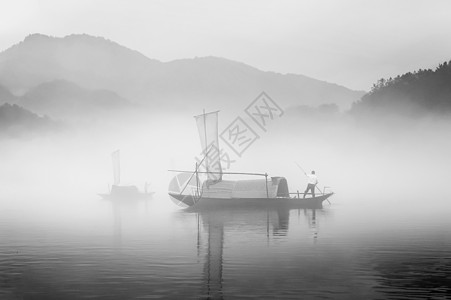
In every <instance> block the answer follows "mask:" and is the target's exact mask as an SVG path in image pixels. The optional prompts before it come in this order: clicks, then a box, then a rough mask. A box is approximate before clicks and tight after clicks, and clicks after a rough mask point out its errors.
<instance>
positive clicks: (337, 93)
mask: <svg viewBox="0 0 451 300" xmlns="http://www.w3.org/2000/svg"><path fill="white" fill-rule="evenodd" d="M54 80H66V81H70V82H73V83H75V84H77V85H79V86H80V87H83V88H87V89H105V90H111V91H113V92H115V93H117V94H118V95H120V96H122V97H124V98H126V99H128V100H130V101H132V102H137V103H141V104H146V105H149V106H152V107H155V108H159V109H160V108H169V109H175V108H180V109H182V108H186V107H192V106H195V107H196V110H198V107H205V108H218V109H223V108H228V107H230V106H231V104H232V105H238V104H239V105H240V107H241V106H242V107H245V106H246V105H247V104H248V103H249V102H251V101H252V100H254V98H255V97H257V96H258V95H259V94H260V93H261V92H262V91H265V92H267V93H268V94H269V95H271V97H272V98H274V99H276V100H277V102H278V103H279V104H280V105H282V106H290V105H291V106H293V105H320V104H324V103H336V104H337V105H338V106H339V107H340V108H342V109H343V108H349V107H350V105H351V103H353V102H354V101H356V100H358V99H359V98H360V97H361V96H362V95H363V92H360V91H352V90H349V89H347V88H345V87H342V86H338V85H336V84H331V83H327V82H323V81H319V80H316V79H312V78H308V77H306V76H302V75H294V74H286V75H283V74H278V73H274V72H263V71H261V70H258V69H256V68H254V67H251V66H249V65H246V64H243V63H239V62H235V61H230V60H227V59H223V58H217V57H205V58H194V59H182V60H175V61H171V62H167V63H163V62H159V61H157V60H153V59H150V58H147V57H146V56H144V55H142V54H140V53H139V52H137V51H134V50H131V49H128V48H126V47H123V46H121V45H119V44H117V43H115V42H112V41H109V40H107V39H104V38H101V37H93V36H89V35H85V34H83V35H70V36H66V37H64V38H55V37H49V36H45V35H41V34H33V35H30V36H28V37H27V38H25V40H24V41H23V42H21V43H19V44H17V45H14V46H12V47H10V48H9V49H7V50H5V51H3V52H2V53H0V82H2V84H4V85H5V87H7V88H9V89H10V90H11V91H12V92H13V93H15V94H24V93H25V92H26V91H28V90H30V89H31V88H33V87H35V86H38V85H40V84H42V83H44V82H49V81H54Z"/></svg>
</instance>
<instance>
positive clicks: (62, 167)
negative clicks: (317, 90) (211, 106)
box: [0, 112, 451, 298]
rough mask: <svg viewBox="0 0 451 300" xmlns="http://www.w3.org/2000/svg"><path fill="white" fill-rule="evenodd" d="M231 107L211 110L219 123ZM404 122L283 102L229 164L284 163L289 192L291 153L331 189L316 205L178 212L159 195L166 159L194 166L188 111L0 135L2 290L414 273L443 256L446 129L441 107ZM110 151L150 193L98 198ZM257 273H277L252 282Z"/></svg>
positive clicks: (304, 285)
mask: <svg viewBox="0 0 451 300" xmlns="http://www.w3.org/2000/svg"><path fill="white" fill-rule="evenodd" d="M239 113H240V112H238V114H239ZM233 119H234V117H233V115H232V116H225V117H224V118H221V115H220V123H221V125H220V128H221V129H224V128H225V127H226V126H227V125H228V124H229V123H228V122H230V121H232V120H233ZM412 125H413V126H411V127H407V126H406V127H407V128H409V129H406V128H398V127H389V129H390V130H382V129H381V127H377V126H376V128H372V127H369V126H367V127H364V126H362V125H358V124H357V123H355V122H354V121H353V120H351V119H348V118H347V117H346V116H340V117H338V118H331V119H330V120H328V119H327V118H326V119H321V120H315V119H312V118H310V119H308V118H306V117H302V118H301V117H299V116H293V115H290V114H288V113H287V115H286V116H284V117H282V118H280V119H279V120H276V121H274V122H273V123H271V125H270V126H269V127H268V128H267V132H266V133H264V132H259V135H260V139H258V140H257V141H256V142H255V143H254V144H253V145H251V147H249V149H248V150H246V151H245V153H243V156H242V157H241V158H236V157H235V158H234V159H236V162H235V163H233V164H232V165H231V169H230V170H229V171H237V172H243V171H244V172H259V173H265V172H268V174H269V175H270V176H285V177H286V178H287V180H288V184H289V187H290V190H291V191H292V192H293V191H296V190H299V191H300V192H303V190H304V188H305V185H306V181H305V178H304V175H303V174H302V172H301V171H300V170H299V169H298V167H297V166H296V164H295V162H297V163H299V164H300V165H301V166H302V168H303V169H304V170H305V171H306V172H310V171H311V170H315V171H316V172H317V174H318V177H319V180H320V183H319V185H320V187H321V188H322V187H324V186H330V187H331V188H332V190H333V191H334V192H335V193H336V194H335V195H334V196H333V197H332V198H330V201H331V205H329V204H328V203H325V204H324V209H323V210H318V211H316V212H315V211H310V210H299V211H298V210H294V211H289V212H286V211H285V212H284V211H265V210H255V211H254V210H250V211H249V210H247V211H240V210H234V211H225V212H212V213H200V214H197V213H189V212H185V211H181V210H180V208H179V207H177V206H176V205H174V204H173V203H172V201H170V199H169V196H168V195H167V187H168V183H169V181H170V179H171V178H172V176H173V175H174V174H173V173H171V172H168V171H167V170H168V169H172V168H175V169H184V170H193V169H194V163H195V159H194V157H195V156H198V155H199V154H200V153H201V149H200V146H199V141H198V133H197V129H196V125H195V122H194V119H193V118H192V116H191V115H188V116H186V115H174V116H170V117H169V116H168V115H156V114H152V115H149V117H148V118H145V119H138V118H135V119H124V120H116V122H111V123H107V122H104V123H103V124H101V125H99V124H98V125H96V126H92V127H90V128H89V130H88V129H86V128H79V129H77V130H74V129H72V130H67V131H64V132H60V133H57V134H50V135H46V136H41V137H37V136H36V137H33V138H30V139H3V140H2V141H1V144H2V145H1V157H0V160H1V166H2V168H1V170H0V180H1V182H2V185H1V187H2V194H1V198H0V220H1V221H0V241H1V242H0V243H1V246H2V248H3V249H5V251H4V253H3V256H2V257H1V258H0V268H5V269H7V270H12V271H11V272H10V273H11V274H17V275H14V276H13V275H7V279H8V281H7V282H8V284H4V285H3V290H4V291H10V290H12V291H16V292H17V293H18V294H19V295H21V293H25V292H26V291H27V290H28V291H31V292H40V293H41V294H44V295H49V293H50V292H49V291H47V290H45V288H44V287H49V286H50V289H51V290H52V293H53V295H56V297H58V295H59V296H61V297H64V296H66V297H67V298H71V297H70V295H72V294H71V293H75V294H77V295H79V293H80V292H82V293H83V295H86V296H95V295H99V294H100V295H110V296H111V294H109V293H111V291H115V295H114V296H111V297H113V298H114V297H118V296H117V295H119V297H120V296H121V295H122V296H124V295H128V296H130V295H136V296H145V295H166V296H168V295H174V297H176V296H180V295H182V294H183V295H192V296H193V297H194V298H196V297H197V298H198V297H199V293H201V295H203V294H202V293H205V292H202V291H201V292H199V291H198V290H199V289H200V286H203V285H206V283H205V282H214V281H212V280H213V279H214V278H213V279H212V278H210V277H208V276H207V275H208V274H210V275H211V274H216V273H218V274H219V275H223V279H221V280H223V281H220V280H219V281H218V286H222V288H223V290H224V293H225V294H226V295H227V294H228V295H230V296H231V297H238V296H239V295H242V294H243V293H247V294H253V295H256V296H257V295H263V294H265V295H274V296H276V295H278V296H279V297H280V298H283V296H282V294H281V293H282V292H284V293H286V294H284V295H285V296H286V295H287V294H288V295H294V294H299V293H303V294H305V295H312V297H314V296H324V295H325V294H327V295H330V293H332V294H335V293H337V292H338V293H343V294H344V295H347V296H349V297H362V296H364V295H377V293H378V291H375V290H374V288H373V287H374V286H378V285H382V286H384V284H383V282H384V281H383V280H384V279H383V278H384V276H385V275H383V274H384V272H390V270H391V269H390V268H388V267H386V266H385V264H388V265H390V266H394V267H396V266H397V264H396V262H400V261H402V262H403V263H407V264H409V265H411V266H412V268H413V269H414V270H417V269H419V270H420V271H421V272H423V269H424V267H422V266H417V265H415V262H416V261H419V260H421V257H423V256H428V257H432V258H430V262H431V263H432V265H435V264H439V262H440V261H442V260H443V259H444V258H443V253H442V252H440V249H443V250H444V251H445V250H446V249H449V248H447V245H449V242H450V241H449V234H448V232H447V228H449V217H448V212H449V209H450V207H451V204H450V202H449V200H450V194H451V193H450V191H449V189H448V188H447V181H448V179H449V178H451V177H450V170H449V169H448V168H447V166H449V165H450V160H451V158H450V157H449V155H448V153H449V152H450V150H451V143H450V139H447V138H446V137H447V136H448V135H449V132H450V131H449V129H450V128H451V126H450V124H449V123H448V122H440V121H438V120H433V121H429V122H424V123H420V122H418V123H415V124H412ZM116 149H120V150H121V169H122V179H123V180H122V182H123V183H124V184H134V185H136V186H137V187H138V188H139V189H140V190H141V191H142V190H143V187H144V183H145V182H146V181H147V182H150V183H151V186H150V188H149V190H151V191H154V192H156V193H155V195H154V197H153V199H150V200H148V201H141V202H130V203H116V202H111V201H107V200H103V199H101V198H100V197H99V196H98V193H105V192H107V191H108V185H111V183H112V181H113V175H112V163H111V152H113V151H114V150H116ZM437 245H441V246H439V247H437ZM412 249H417V250H416V251H417V252H415V251H414V250H412ZM407 250H408V252H406V251H407ZM209 251H210V252H209ZM211 251H213V252H211ZM399 253H405V254H406V255H404V256H403V257H399V255H400V254H399ZM374 265H376V266H378V268H377V270H376V269H373V266H374ZM394 267H393V268H394ZM209 268H211V271H212V272H210V273H208V272H207V271H206V270H210V269H209ZM387 270H388V271H387ZM421 272H420V273H421ZM10 273H8V272H6V273H5V274H10ZM262 274H264V276H263V277H262ZM415 274H416V273H415ZM219 275H218V276H219ZM409 276H411V277H412V276H413V275H408V276H406V277H405V278H410V277H409ZM312 277H314V278H317V280H316V281H315V280H310V279H311V278H312ZM268 278H269V279H268ZM281 278H283V280H281ZM380 278H382V279H380ZM415 279H416V278H414V277H412V280H415ZM268 280H269V281H271V282H272V280H273V281H274V282H279V283H278V284H277V286H274V285H273V284H269V285H267V287H268V288H265V289H262V288H261V286H266V285H263V283H266V284H267V283H268ZM221 282H224V284H222V285H221V284H219V283H221ZM242 282H248V283H249V284H246V285H243V284H241V283H242ZM381 282H382V283H381ZM52 283H56V287H55V286H53V287H52ZM281 284H282V285H283V288H281V286H280V285H281ZM73 285H75V286H78V288H77V287H73ZM80 286H82V287H81V288H80ZM325 286H327V288H325ZM120 287H121V288H122V289H123V290H122V291H121V290H120ZM210 288H211V286H210ZM389 288H391V287H390V286H389ZM2 293H3V291H2V289H0V296H1V295H2ZM58 293H60V294H58ZM120 293H125V294H120ZM74 297H75V296H74Z"/></svg>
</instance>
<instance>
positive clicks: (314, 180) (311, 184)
mask: <svg viewBox="0 0 451 300" xmlns="http://www.w3.org/2000/svg"><path fill="white" fill-rule="evenodd" d="M306 175H307V183H308V184H307V188H306V189H305V192H304V198H305V195H306V194H307V193H308V191H309V190H310V191H311V194H312V197H315V187H316V185H317V184H318V177H316V175H315V171H312V173H311V174H306Z"/></svg>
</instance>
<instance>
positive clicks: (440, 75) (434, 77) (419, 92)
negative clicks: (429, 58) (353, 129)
mask: <svg viewBox="0 0 451 300" xmlns="http://www.w3.org/2000/svg"><path fill="white" fill-rule="evenodd" d="M351 112H352V113H356V114H360V113H381V112H383V113H396V114H402V115H414V116H417V115H422V114H424V113H431V112H432V113H449V112H451V61H450V62H444V63H442V64H440V65H439V66H438V67H437V68H436V69H435V70H431V69H425V70H422V69H420V70H418V71H415V72H413V73H412V72H409V73H406V74H404V75H398V76H397V77H395V78H389V79H380V80H378V81H377V83H375V84H374V85H373V87H372V89H371V91H370V92H369V93H367V94H365V95H364V96H363V97H362V98H361V100H360V101H359V102H356V103H354V105H353V107H352V108H351Z"/></svg>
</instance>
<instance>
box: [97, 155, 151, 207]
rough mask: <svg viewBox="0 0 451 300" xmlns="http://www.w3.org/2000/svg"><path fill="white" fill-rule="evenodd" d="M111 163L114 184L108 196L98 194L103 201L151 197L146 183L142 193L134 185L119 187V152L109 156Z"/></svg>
mask: <svg viewBox="0 0 451 300" xmlns="http://www.w3.org/2000/svg"><path fill="white" fill-rule="evenodd" d="M111 158H112V161H113V178H114V183H113V186H112V187H111V189H110V192H109V193H108V194H99V196H100V197H102V198H103V199H113V200H120V199H124V200H133V199H148V198H150V197H152V195H153V194H154V193H153V192H148V191H147V189H148V186H149V185H148V184H147V182H146V183H145V184H144V193H143V192H140V191H139V189H138V188H137V187H136V186H134V185H120V181H121V168H120V152H119V150H116V151H114V152H113V153H112V154H111Z"/></svg>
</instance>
